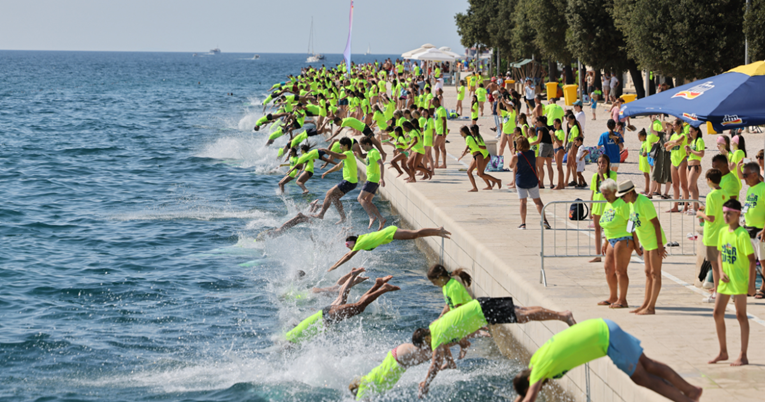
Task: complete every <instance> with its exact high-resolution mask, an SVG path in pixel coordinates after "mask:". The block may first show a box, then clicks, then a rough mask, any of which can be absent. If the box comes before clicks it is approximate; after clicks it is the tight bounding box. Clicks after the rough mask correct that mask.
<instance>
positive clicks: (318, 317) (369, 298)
mask: <svg viewBox="0 0 765 402" xmlns="http://www.w3.org/2000/svg"><path fill="white" fill-rule="evenodd" d="M364 271H365V270H364V268H354V269H353V270H352V271H351V277H350V278H349V279H348V280H347V281H345V284H343V286H342V287H341V288H340V294H339V296H338V298H337V299H336V300H335V301H334V302H332V304H331V305H329V306H327V307H325V308H323V309H321V310H320V311H319V312H317V313H316V314H314V315H312V316H310V317H308V318H306V319H305V320H303V321H302V322H301V323H300V324H298V325H297V326H296V327H295V328H293V329H292V330H291V331H289V332H287V335H286V339H287V341H288V342H290V343H291V344H293V345H298V344H300V343H301V342H305V341H308V340H310V339H311V338H313V337H315V336H316V335H318V334H319V332H320V331H322V330H324V329H326V328H327V327H329V326H331V325H332V324H336V323H338V322H340V321H344V320H347V319H349V318H351V317H355V316H357V315H359V314H361V313H363V312H364V310H365V309H366V308H367V306H369V305H370V304H371V303H372V302H374V301H375V300H377V298H378V297H380V296H382V295H384V294H385V293H388V292H395V291H397V290H401V288H399V287H398V286H393V285H391V284H389V283H388V281H390V280H391V279H392V278H393V277H392V276H390V275H389V276H386V277H384V278H377V279H376V280H375V284H374V285H373V286H372V288H371V289H369V290H368V291H367V292H366V293H364V294H363V295H361V297H360V298H359V300H358V301H357V302H356V303H347V300H348V292H350V290H351V288H352V287H353V285H354V284H355V283H356V277H357V276H359V275H360V274H361V273H362V272H364Z"/></svg>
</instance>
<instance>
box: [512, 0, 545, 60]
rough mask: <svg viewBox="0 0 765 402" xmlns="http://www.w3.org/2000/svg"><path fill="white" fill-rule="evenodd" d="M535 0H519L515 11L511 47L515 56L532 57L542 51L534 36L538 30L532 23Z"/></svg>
mask: <svg viewBox="0 0 765 402" xmlns="http://www.w3.org/2000/svg"><path fill="white" fill-rule="evenodd" d="M533 1H534V0H518V2H517V3H516V7H515V11H514V13H513V25H514V29H513V30H512V39H511V47H512V50H513V51H512V54H513V55H514V56H515V58H531V56H533V55H536V56H539V54H540V53H541V52H540V50H539V48H538V47H537V46H536V42H535V41H534V37H535V36H536V31H535V30H534V27H533V25H532V24H531V20H530V14H531V12H532V3H533Z"/></svg>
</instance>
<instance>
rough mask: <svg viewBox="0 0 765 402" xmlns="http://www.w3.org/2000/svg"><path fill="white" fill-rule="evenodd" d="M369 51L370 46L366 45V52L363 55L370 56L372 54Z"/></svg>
mask: <svg viewBox="0 0 765 402" xmlns="http://www.w3.org/2000/svg"><path fill="white" fill-rule="evenodd" d="M369 49H371V46H370V45H367V52H366V53H364V55H370V54H371V53H372V52H371V51H370V50H369Z"/></svg>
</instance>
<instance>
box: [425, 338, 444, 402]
mask: <svg viewBox="0 0 765 402" xmlns="http://www.w3.org/2000/svg"><path fill="white" fill-rule="evenodd" d="M445 347H446V345H441V346H439V347H438V348H436V350H434V351H433V360H432V361H431V362H430V367H429V368H428V375H427V376H426V377H425V381H423V382H421V383H420V392H419V394H418V396H419V398H420V399H422V398H423V397H425V395H427V394H428V391H429V390H430V383H431V382H433V380H434V379H435V378H436V375H438V372H439V371H440V370H441V362H442V360H443V348H445Z"/></svg>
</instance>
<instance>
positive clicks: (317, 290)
mask: <svg viewBox="0 0 765 402" xmlns="http://www.w3.org/2000/svg"><path fill="white" fill-rule="evenodd" d="M300 272H303V271H300ZM303 275H305V272H303ZM353 276H354V275H353V271H352V270H351V272H348V273H347V274H345V275H343V276H341V277H340V279H338V280H337V282H335V284H334V286H330V287H328V288H311V293H317V294H318V293H337V292H338V291H340V289H341V288H342V287H343V285H345V282H347V281H348V280H349V279H351V278H352V277H353ZM367 279H369V277H366V276H356V279H355V282H354V283H352V284H351V287H353V286H356V285H358V284H359V283H361V282H364V281H366V280H367Z"/></svg>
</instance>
